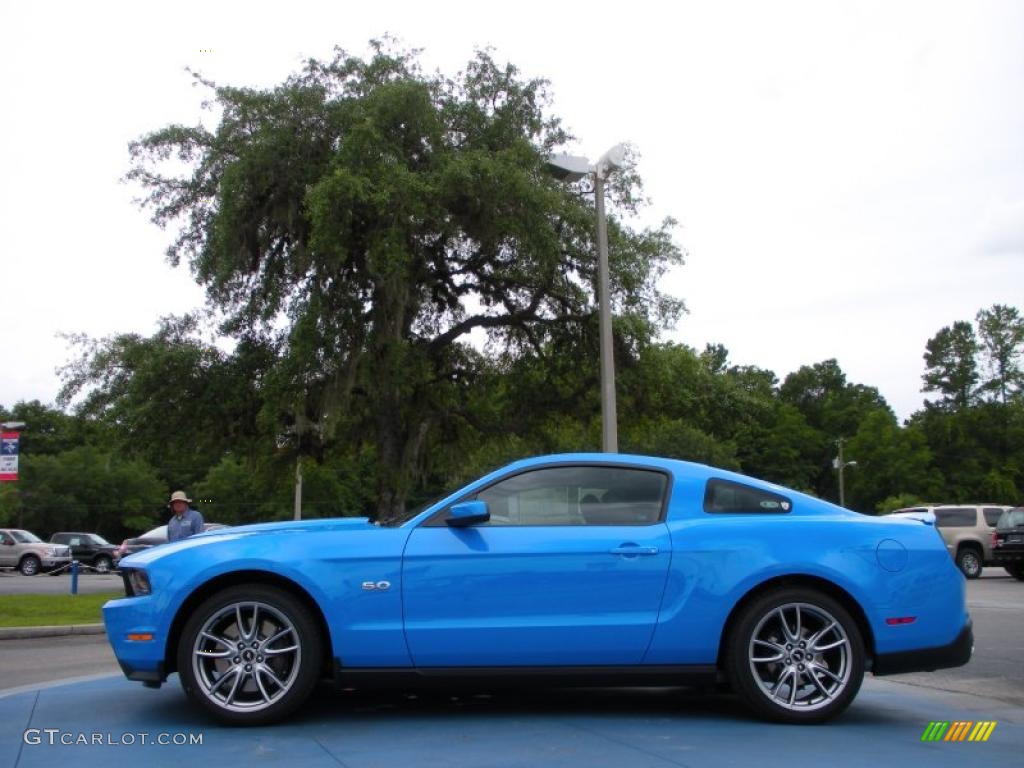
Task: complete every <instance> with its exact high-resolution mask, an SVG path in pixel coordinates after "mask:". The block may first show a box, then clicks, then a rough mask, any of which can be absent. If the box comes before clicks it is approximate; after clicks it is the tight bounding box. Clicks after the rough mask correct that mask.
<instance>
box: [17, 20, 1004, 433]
mask: <svg viewBox="0 0 1024 768" xmlns="http://www.w3.org/2000/svg"><path fill="white" fill-rule="evenodd" d="M385 34H390V35H393V36H395V37H397V38H398V39H399V40H400V41H401V42H402V43H404V44H405V45H407V46H409V47H413V48H421V49H423V53H422V56H421V62H422V64H423V66H424V68H425V69H426V70H428V71H431V70H434V69H440V70H441V71H443V72H445V73H447V74H454V73H455V72H456V71H458V70H459V69H460V68H461V67H462V66H463V65H465V63H466V62H467V61H468V60H469V59H470V58H471V57H472V55H473V53H474V51H475V50H476V49H479V48H483V47H486V46H490V47H492V48H493V55H494V56H495V58H496V59H498V60H499V61H500V62H505V61H508V62H511V63H513V64H515V65H516V66H518V67H519V68H520V69H521V70H522V72H523V73H524V75H526V76H530V77H544V78H547V79H548V80H549V81H550V83H551V92H552V95H553V105H552V112H553V114H556V115H558V116H559V117H561V118H562V120H563V122H564V123H565V125H566V126H567V127H568V128H569V129H570V130H571V131H572V133H573V134H574V135H575V136H576V137H577V138H578V143H577V144H576V145H574V146H571V147H569V148H568V150H570V151H574V152H577V153H580V154H586V155H589V156H590V157H592V158H594V157H597V156H599V155H600V154H601V153H602V152H603V151H604V150H605V149H607V148H608V147H610V146H612V145H614V144H616V143H618V142H623V141H626V142H630V143H632V144H633V145H634V146H635V147H636V149H637V150H638V152H639V154H640V161H639V171H640V174H641V176H642V177H643V179H644V183H645V190H646V193H647V195H648V196H649V197H650V198H651V205H650V207H649V208H648V209H647V210H646V211H645V213H644V220H645V221H647V222H649V223H654V222H657V221H660V220H661V219H662V218H664V217H666V216H671V217H673V218H675V219H676V220H678V222H679V227H678V229H677V230H676V232H675V237H676V242H677V243H678V244H679V245H680V246H681V247H683V248H684V249H685V250H686V252H687V259H686V264H685V265H684V266H682V267H679V268H678V269H675V270H673V271H672V272H671V273H670V274H669V275H667V276H666V277H665V279H664V281H663V284H662V286H661V287H662V290H664V291H666V292H668V293H670V294H672V295H675V296H678V297H680V298H682V299H684V300H685V302H686V304H687V307H688V309H689V313H688V314H687V315H685V316H684V317H683V319H682V320H681V321H680V323H679V324H678V325H677V327H676V328H675V329H673V330H671V331H668V332H666V334H665V338H666V339H667V340H673V341H677V342H682V343H686V344H689V345H691V346H694V347H696V348H697V349H701V348H703V346H704V345H705V344H706V343H721V344H723V345H725V347H726V348H727V349H728V350H729V352H730V360H731V362H732V363H734V364H741V365H757V366H760V367H763V368H768V369H771V370H773V371H774V372H775V373H776V374H777V375H778V376H779V378H780V379H782V378H784V377H785V375H786V374H787V373H790V372H792V371H794V370H796V369H797V368H799V367H800V366H801V365H809V364H813V363H815V362H819V361H822V360H825V359H829V358H836V359H837V360H838V361H839V364H840V365H841V366H842V368H843V370H844V371H845V372H846V374H847V376H848V379H849V380H850V381H852V382H856V383H863V384H867V385H871V386H875V387H877V388H878V389H879V390H880V392H881V394H882V395H883V396H884V397H885V398H886V400H887V401H888V402H889V404H890V405H891V406H892V407H893V409H894V410H895V411H896V413H897V415H898V416H899V417H900V418H906V417H908V416H909V415H910V414H911V413H912V412H913V411H915V410H917V409H918V408H920V407H921V404H922V401H923V397H924V395H922V393H921V391H920V388H921V375H922V373H923V371H924V363H923V358H922V355H923V353H924V348H925V343H926V342H927V340H928V339H929V337H931V336H933V335H934V334H935V333H936V332H937V331H938V330H939V329H940V328H941V327H943V326H945V325H949V324H951V323H953V322H955V321H957V320H972V319H973V318H974V316H975V314H976V313H977V311H978V310H979V309H982V308H987V307H990V306H991V305H993V304H995V303H1001V304H1010V305H1013V306H1016V307H1018V308H1020V309H1022V310H1024V291H1022V288H1024V98H1022V95H1024V2H1018V1H1017V0H1005V1H996V0H991V1H985V0H981V1H972V2H948V1H943V0H932V1H931V2H901V1H897V0H887V2H877V3H876V2H832V1H830V0H816V1H815V2H786V1H780V0H773V2H770V3H769V2H755V1H753V0H751V1H744V2H740V1H739V0H724V1H723V0H717V1H716V2H710V0H709V1H708V2H675V3H666V2H645V0H634V2H631V3H628V4H623V3H619V4H611V3H607V4H606V3H601V2H586V3H580V2H550V1H549V2H534V1H533V0H526V1H525V2H518V3H507V4H496V3H481V2H456V1H454V0H452V1H448V0H434V1H433V2H422V1H421V2H391V1H390V0H378V1H377V2H374V3H360V4H354V3H341V2H322V3H315V2H304V1H303V0H292V1H291V2H288V3H281V2H276V3H269V2H262V1H261V0H256V1H254V2H245V3H240V2H216V3H208V2H192V1H191V0H182V1H181V2H176V3H174V4H173V5H169V6H168V5H150V4H142V3H137V2H132V3H113V2H102V1H97V2H93V3H71V2H68V3H59V2H57V3H55V2H46V0H38V1H37V2H33V3H27V2H24V0H14V1H12V0H0V88H2V96H3V104H4V106H5V108H4V110H3V117H2V118H0V328H2V332H0V404H3V405H6V406H8V407H9V406H10V405H12V404H13V403H14V402H16V401H18V400H23V399H24V400H29V399H39V400H42V401H43V402H52V401H53V400H54V398H55V397H56V394H57V392H58V390H59V388H60V380H59V377H58V376H57V374H56V370H57V369H58V368H59V367H60V366H61V365H63V364H64V363H66V362H67V361H68V360H69V359H70V357H71V356H72V354H73V349H72V348H71V347H70V346H69V345H68V343H67V342H66V341H65V340H64V339H63V338H62V337H61V334H67V333H85V334H88V335H90V336H93V337H102V336H106V335H110V334H116V333H125V332H132V333H139V334H143V335H148V334H150V333H152V332H153V331H154V330H155V329H156V323H157V320H158V318H160V317H162V316H165V315H169V314H172V313H183V312H187V311H191V310H193V309H195V308H197V307H200V306H202V305H203V303H204V296H203V292H202V290H201V289H200V288H199V287H198V286H197V285H196V284H195V283H194V282H193V280H192V278H191V276H190V274H189V272H188V269H187V267H185V266H182V267H179V268H177V269H173V268H171V267H170V266H169V265H168V264H167V262H166V260H165V257H164V252H165V249H166V247H167V245H168V244H169V242H170V240H171V238H172V236H173V232H171V231H164V230H161V229H159V228H158V227H157V226H155V225H154V224H152V223H150V221H149V218H148V214H147V213H146V212H144V211H141V210H139V208H138V207H137V206H136V205H135V204H134V203H133V199H134V198H135V197H136V196H137V195H138V194H139V192H140V190H139V189H137V188H135V187H133V186H132V185H131V184H129V183H125V182H123V181H122V178H123V176H124V174H125V173H126V171H127V170H128V168H129V158H128V151H127V145H128V142H129V141H131V140H132V139H134V138H137V137H139V136H141V135H142V134H144V133H146V132H148V131H151V130H155V129H157V128H160V127H163V126H165V125H167V124H169V123H175V122H177V123H185V124H194V123H195V122H197V121H198V120H200V118H201V117H203V115H204V113H202V112H201V110H200V106H199V105H200V102H201V101H202V99H203V97H204V95H205V94H204V92H203V91H202V90H201V89H197V88H195V87H194V86H193V83H192V78H191V77H190V76H189V75H188V74H187V73H186V71H185V70H186V68H191V69H193V70H196V71H198V72H200V73H202V74H203V75H204V76H206V77H208V78H210V79H213V80H215V81H216V82H218V83H223V84H231V85H246V86H254V87H269V86H272V85H274V84H276V83H279V82H281V81H283V80H284V79H285V78H286V77H287V76H288V75H289V74H291V73H293V72H295V71H297V70H298V69H299V68H300V67H301V65H302V62H303V61H304V60H306V59H307V58H309V57H315V58H328V57H329V56H330V55H331V52H332V50H333V48H334V46H340V47H342V48H344V49H346V50H348V51H350V52H353V53H358V54H365V53H366V52H367V51H368V47H367V42H368V41H369V40H370V39H372V38H380V37H382V36H383V35H385Z"/></svg>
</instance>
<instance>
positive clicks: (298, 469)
mask: <svg viewBox="0 0 1024 768" xmlns="http://www.w3.org/2000/svg"><path fill="white" fill-rule="evenodd" d="M295 519H296V520H301V519H302V456H301V455H300V456H296V457H295Z"/></svg>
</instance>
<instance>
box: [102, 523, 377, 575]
mask: <svg viewBox="0 0 1024 768" xmlns="http://www.w3.org/2000/svg"><path fill="white" fill-rule="evenodd" d="M343 530H377V526H376V525H374V524H373V523H371V522H370V519H369V518H368V517H336V518H328V519H319V520H289V521H287V522H280V523H256V524H254V525H235V526H231V527H228V528H218V529H217V530H215V531H205V532H204V533H197V534H196V535H195V536H189V537H188V538H187V539H182V540H181V541H175V542H172V543H170V544H160V545H158V546H155V547H150V548H149V549H144V550H142V551H141V552H135V553H134V554H131V555H127V556H126V557H123V558H122V559H121V567H122V568H143V567H145V566H146V565H148V564H149V563H151V562H153V561H154V560H157V559H159V558H161V557H164V556H165V555H170V554H173V553H174V552H180V551H182V550H185V549H192V548H193V547H202V546H207V545H209V544H215V543H216V542H218V541H224V540H226V539H237V538H240V537H242V536H261V535H273V536H287V535H290V534H295V533H317V532H320V531H343Z"/></svg>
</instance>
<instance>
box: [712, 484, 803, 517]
mask: <svg viewBox="0 0 1024 768" xmlns="http://www.w3.org/2000/svg"><path fill="white" fill-rule="evenodd" d="M792 508H793V502H791V501H790V500H789V499H788V498H786V497H785V496H783V495H781V494H778V493H772V492H771V491H765V490H762V489H760V488H754V487H752V486H749V485H743V484H742V483H736V482H733V481H732V480H720V479H717V478H712V479H711V480H708V484H707V488H706V489H705V491H704V511H705V512H710V513H714V514H720V513H729V512H732V513H736V514H743V513H768V514H770V513H775V514H784V513H786V512H789V511H790V510H791V509H792Z"/></svg>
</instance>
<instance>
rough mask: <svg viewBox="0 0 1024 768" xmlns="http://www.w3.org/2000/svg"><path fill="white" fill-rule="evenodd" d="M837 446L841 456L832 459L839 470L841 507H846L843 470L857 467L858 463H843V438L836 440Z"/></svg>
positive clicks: (835, 467)
mask: <svg viewBox="0 0 1024 768" xmlns="http://www.w3.org/2000/svg"><path fill="white" fill-rule="evenodd" d="M836 445H837V446H838V447H839V456H838V457H836V458H834V459H832V467H833V468H834V469H838V470H839V506H840V507H845V506H846V493H845V489H844V488H843V470H844V469H846V468H847V467H856V466H857V462H856V461H843V438H841V437H840V438H839V439H838V440H836Z"/></svg>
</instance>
